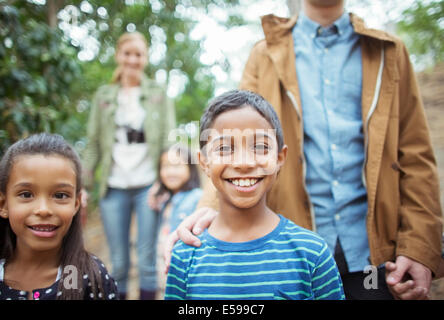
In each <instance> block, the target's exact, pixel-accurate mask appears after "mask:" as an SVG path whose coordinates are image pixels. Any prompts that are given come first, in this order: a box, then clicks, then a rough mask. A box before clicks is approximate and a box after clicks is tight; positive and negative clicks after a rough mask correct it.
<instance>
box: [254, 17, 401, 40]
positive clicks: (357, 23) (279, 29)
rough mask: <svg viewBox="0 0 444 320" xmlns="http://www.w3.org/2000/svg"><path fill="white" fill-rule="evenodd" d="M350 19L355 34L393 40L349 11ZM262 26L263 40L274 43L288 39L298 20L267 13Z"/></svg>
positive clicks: (262, 19)
mask: <svg viewBox="0 0 444 320" xmlns="http://www.w3.org/2000/svg"><path fill="white" fill-rule="evenodd" d="M349 15H350V21H351V23H352V25H353V29H354V31H355V32H356V33H357V34H360V35H363V36H366V37H370V38H374V39H377V40H383V41H390V42H394V39H393V37H392V36H390V35H389V34H387V33H386V32H384V31H381V30H376V29H371V28H367V26H366V25H365V23H364V20H362V19H361V18H360V17H358V16H357V15H355V14H353V13H349ZM261 21H262V28H263V30H264V34H265V41H266V42H267V45H275V44H279V43H281V42H283V41H284V42H285V41H288V37H291V31H292V29H293V27H294V25H295V24H296V22H297V21H298V16H297V15H295V16H293V17H291V18H281V17H277V16H275V15H272V14H269V15H265V16H263V17H262V18H261Z"/></svg>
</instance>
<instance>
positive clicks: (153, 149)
mask: <svg viewBox="0 0 444 320" xmlns="http://www.w3.org/2000/svg"><path fill="white" fill-rule="evenodd" d="M115 58H116V62H117V68H116V71H115V73H114V77H113V82H112V83H111V84H106V85H103V86H101V87H100V88H99V89H98V90H97V92H96V94H95V96H94V99H93V102H92V106H91V112H90V118H89V122H88V144H87V147H86V150H85V153H84V160H85V168H86V170H85V173H86V176H85V185H86V187H87V188H88V189H91V188H92V187H93V185H94V184H93V182H94V180H93V178H94V177H95V173H96V169H98V168H100V181H98V182H99V183H98V187H99V196H100V203H99V205H100V214H101V218H102V222H103V225H104V229H105V233H106V238H107V241H108V246H109V249H110V256H111V262H112V275H113V277H114V279H116V281H117V285H118V289H119V293H120V299H126V298H127V290H128V273H129V269H130V266H131V262H130V224H131V217H132V214H133V212H134V213H135V214H136V218H137V220H136V221H137V244H136V249H137V262H138V269H139V281H140V283H139V288H140V291H139V298H140V299H141V300H152V299H154V297H155V293H156V288H157V283H156V251H155V250H156V238H157V227H158V214H156V213H155V212H153V211H152V210H151V209H150V208H149V207H148V205H147V203H146V193H147V191H148V189H149V188H150V187H151V185H152V183H153V182H154V180H155V179H156V167H157V163H156V162H157V159H158V157H159V154H160V152H161V150H162V149H163V148H164V147H165V146H166V144H167V142H168V134H169V132H170V130H172V129H174V127H175V111H174V106H173V104H172V103H171V101H170V99H168V97H167V95H166V91H165V88H163V87H162V86H160V85H159V84H157V83H156V81H154V80H151V79H148V78H147V77H146V76H145V74H144V69H145V67H146V66H147V64H148V44H147V41H146V39H145V37H144V35H143V34H141V33H139V32H131V33H125V34H123V35H122V36H121V37H120V38H119V40H118V42H117V46H116V56H115Z"/></svg>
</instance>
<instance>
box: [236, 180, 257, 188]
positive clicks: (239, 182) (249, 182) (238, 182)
mask: <svg viewBox="0 0 444 320" xmlns="http://www.w3.org/2000/svg"><path fill="white" fill-rule="evenodd" d="M231 182H232V183H233V184H234V185H235V186H240V187H251V186H252V185H254V184H256V182H257V179H233V180H231Z"/></svg>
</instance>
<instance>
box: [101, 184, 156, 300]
mask: <svg viewBox="0 0 444 320" xmlns="http://www.w3.org/2000/svg"><path fill="white" fill-rule="evenodd" d="M149 188H150V186H147V187H142V188H135V189H114V188H108V191H107V193H106V195H105V197H104V198H102V199H101V200H100V212H101V217H102V222H103V225H104V228H105V233H106V238H107V241H108V245H109V249H110V255H111V263H112V276H113V278H114V280H115V281H117V289H118V290H119V293H123V294H125V293H126V292H127V285H128V273H129V269H130V223H131V216H132V212H133V211H134V212H135V213H136V218H137V261H138V269H139V279H140V289H141V290H147V291H154V290H156V288H157V283H156V239H157V229H158V220H159V214H158V213H156V212H154V211H152V210H151V209H150V208H149V206H148V204H147V194H148V190H149Z"/></svg>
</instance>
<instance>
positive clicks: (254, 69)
mask: <svg viewBox="0 0 444 320" xmlns="http://www.w3.org/2000/svg"><path fill="white" fill-rule="evenodd" d="M259 44H260V42H258V43H256V45H255V46H254V47H253V49H252V50H251V52H250V56H249V57H248V60H247V63H246V64H245V68H244V72H243V73H242V79H241V81H240V83H239V89H241V90H249V91H253V92H258V83H259V82H258V70H259V68H258V65H257V61H258V60H259V57H260V55H261V53H260V52H259Z"/></svg>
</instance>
